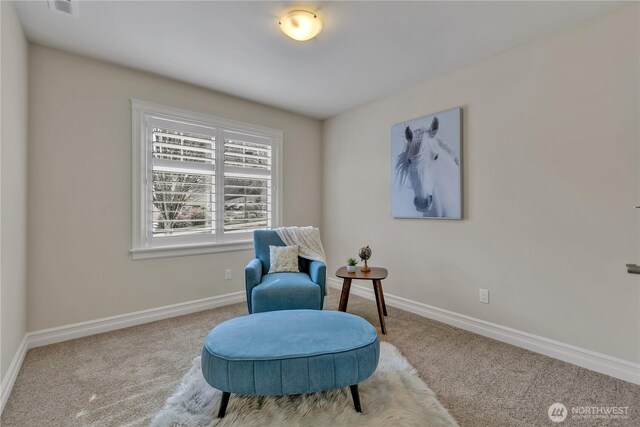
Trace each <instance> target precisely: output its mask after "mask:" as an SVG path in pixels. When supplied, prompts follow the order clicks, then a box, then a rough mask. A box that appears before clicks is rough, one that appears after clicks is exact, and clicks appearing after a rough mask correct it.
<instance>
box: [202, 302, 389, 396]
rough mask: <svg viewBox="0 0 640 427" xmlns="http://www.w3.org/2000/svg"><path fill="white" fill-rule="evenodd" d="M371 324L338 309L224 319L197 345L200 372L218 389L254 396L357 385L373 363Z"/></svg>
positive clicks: (377, 351) (374, 349)
mask: <svg viewBox="0 0 640 427" xmlns="http://www.w3.org/2000/svg"><path fill="white" fill-rule="evenodd" d="M379 356H380V342H379V340H378V334H377V333H376V330H375V329H374V327H373V326H371V324H369V323H368V322H367V321H366V320H364V319H362V318H361V317H358V316H355V315H353V314H349V313H343V312H340V311H321V310H287V311H273V312H269V313H259V314H253V315H250V316H244V317H238V318H235V319H231V320H228V321H226V322H223V323H221V324H220V325H218V326H217V327H215V328H214V329H213V330H212V331H211V332H210V333H209V335H208V336H207V338H206V340H205V343H204V346H203V348H202V360H201V363H202V373H203V375H204V378H205V379H206V381H207V382H208V383H209V384H210V385H211V386H212V387H215V388H217V389H218V390H222V391H227V392H230V393H239V394H251V395H259V396H270V395H278V396H279V395H289V394H302V393H313V392H317V391H324V390H331V389H335V388H340V387H345V386H348V385H354V384H358V383H359V382H361V381H363V380H365V379H367V378H368V377H369V376H371V375H372V374H373V373H374V372H375V370H376V367H377V366H378V358H379Z"/></svg>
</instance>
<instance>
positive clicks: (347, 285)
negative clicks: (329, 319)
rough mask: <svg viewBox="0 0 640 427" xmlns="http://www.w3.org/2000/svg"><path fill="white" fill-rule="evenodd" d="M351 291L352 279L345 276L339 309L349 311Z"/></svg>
mask: <svg viewBox="0 0 640 427" xmlns="http://www.w3.org/2000/svg"><path fill="white" fill-rule="evenodd" d="M350 291H351V279H349V278H345V279H344V281H343V282H342V293H341V294H340V305H339V306H338V310H340V311H347V304H349V292H350Z"/></svg>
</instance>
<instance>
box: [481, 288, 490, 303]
mask: <svg viewBox="0 0 640 427" xmlns="http://www.w3.org/2000/svg"><path fill="white" fill-rule="evenodd" d="M480 302H481V303H484V304H489V290H488V289H480Z"/></svg>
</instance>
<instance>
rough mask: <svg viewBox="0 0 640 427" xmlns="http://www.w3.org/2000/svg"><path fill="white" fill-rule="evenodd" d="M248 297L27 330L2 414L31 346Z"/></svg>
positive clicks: (7, 382)
mask: <svg viewBox="0 0 640 427" xmlns="http://www.w3.org/2000/svg"><path fill="white" fill-rule="evenodd" d="M245 300H246V293H245V292H244V291H239V292H233V293H230V294H225V295H218V296H214V297H209V298H203V299H199V300H195V301H188V302H182V303H178V304H173V305H167V306H164V307H158V308H152V309H149V310H142V311H135V312H133V313H126V314H120V315H117V316H111V317H104V318H102V319H96V320H89V321H87V322H80V323H74V324H72V325H65V326H59V327H56V328H50V329H43V330H40V331H34V332H28V333H27V334H26V335H25V337H24V339H23V340H22V343H21V344H20V348H19V349H18V351H17V352H16V354H15V356H14V358H13V360H12V362H11V366H9V370H8V371H7V374H6V375H5V377H4V378H3V380H2V407H1V408H0V413H2V411H3V410H4V405H5V403H6V402H7V399H8V398H9V394H10V393H11V389H12V388H13V384H14V383H15V381H16V377H17V376H18V372H20V367H21V366H22V362H23V360H24V357H25V355H26V354H27V350H29V349H32V348H36V347H42V346H44V345H49V344H55V343H58V342H62V341H68V340H72V339H76V338H82V337H86V336H89V335H95V334H100V333H102V332H110V331H115V330H117V329H122V328H128V327H130V326H135V325H141V324H143V323H149V322H155V321H156V320H163V319H169V318H171V317H177V316H183V315H185V314H191V313H195V312H198V311H204V310H210V309H212V308H216V307H222V306H225V305H230V304H235V303H239V302H243V301H245Z"/></svg>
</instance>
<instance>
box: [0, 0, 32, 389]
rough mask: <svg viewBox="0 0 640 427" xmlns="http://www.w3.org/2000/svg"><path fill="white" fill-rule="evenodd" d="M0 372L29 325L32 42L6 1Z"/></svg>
mask: <svg viewBox="0 0 640 427" xmlns="http://www.w3.org/2000/svg"><path fill="white" fill-rule="evenodd" d="M0 15H1V25H0V26H1V34H0V39H1V43H0V44H1V46H0V52H1V58H0V68H1V69H0V80H1V84H0V98H1V99H2V101H1V106H0V116H1V117H0V128H1V129H2V130H1V132H0V133H1V136H0V159H1V161H0V171H1V172H0V181H1V185H0V187H1V188H0V199H1V200H0V206H1V207H2V211H1V213H0V217H1V220H0V222H1V227H2V230H1V232H0V240H1V244H0V271H1V272H0V300H1V307H0V310H1V315H0V323H2V327H1V330H0V334H1V338H0V347H2V351H1V352H0V358H1V359H2V361H1V363H0V365H2V366H1V368H0V371H1V373H2V378H4V376H5V374H6V373H7V369H8V368H9V365H10V364H11V360H12V359H13V357H14V355H15V354H16V351H17V350H18V347H19V346H20V342H21V341H22V339H23V338H24V335H25V333H26V330H27V305H26V304H27V219H26V216H27V122H28V120H27V113H28V112H27V91H28V89H27V88H28V86H27V84H28V74H27V61H28V45H27V39H26V38H25V36H24V33H23V31H22V26H21V24H20V21H18V15H17V14H16V10H15V7H14V5H13V3H9V2H1V4H0Z"/></svg>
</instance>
